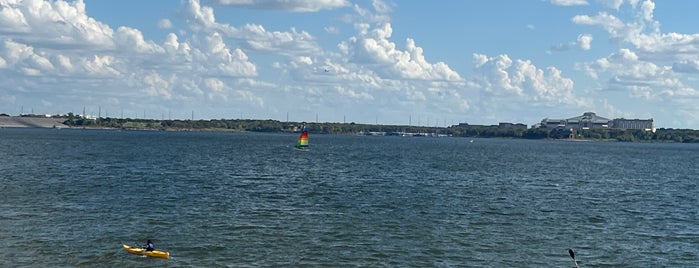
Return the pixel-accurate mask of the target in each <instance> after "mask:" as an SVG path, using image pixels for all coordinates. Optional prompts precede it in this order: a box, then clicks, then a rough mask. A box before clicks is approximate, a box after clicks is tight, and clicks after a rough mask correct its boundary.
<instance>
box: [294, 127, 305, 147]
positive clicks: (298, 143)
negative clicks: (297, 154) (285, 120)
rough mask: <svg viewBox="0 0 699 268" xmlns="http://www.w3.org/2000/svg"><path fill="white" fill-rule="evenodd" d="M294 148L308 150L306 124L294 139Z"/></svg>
mask: <svg viewBox="0 0 699 268" xmlns="http://www.w3.org/2000/svg"><path fill="white" fill-rule="evenodd" d="M296 149H298V150H302V151H308V131H307V130H306V126H303V130H301V136H299V139H298V140H297V141H296Z"/></svg>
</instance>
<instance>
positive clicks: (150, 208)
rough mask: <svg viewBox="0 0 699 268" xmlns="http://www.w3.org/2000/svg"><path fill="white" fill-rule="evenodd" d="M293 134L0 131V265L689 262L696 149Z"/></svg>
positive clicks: (697, 232) (696, 242) (695, 230)
mask: <svg viewBox="0 0 699 268" xmlns="http://www.w3.org/2000/svg"><path fill="white" fill-rule="evenodd" d="M296 136H297V135H296V134H294V135H291V134H289V135H282V134H256V133H224V132H215V133H214V132H150V131H106V130H70V129H63V130H46V129H0V159H1V161H0V246H2V248H3V250H2V251H0V266H1V267H143V266H161V267H186V266H194V267H571V266H572V264H573V263H572V260H571V259H570V257H569V256H568V253H567V249H568V248H573V249H575V251H576V253H577V259H578V263H579V264H580V266H581V267H696V266H697V265H698V264H699V217H698V215H697V213H698V211H699V198H698V197H697V195H698V194H699V187H698V186H697V184H698V181H699V146H698V145H696V144H695V145H691V144H690V145H688V144H649V143H601V142H556V141H528V140H500V139H476V140H474V141H473V142H469V141H470V140H469V139H463V138H424V137H412V138H408V137H359V136H333V135H313V134H311V138H310V144H311V151H310V152H298V151H295V150H294V149H293V144H294V143H295V141H296ZM146 239H152V240H154V242H155V245H156V247H157V248H160V249H163V250H167V251H170V254H171V259H169V260H161V259H152V258H144V257H139V256H136V255H130V254H128V253H126V252H124V251H123V250H122V249H121V245H122V244H136V243H139V244H143V243H144V241H145V240H146Z"/></svg>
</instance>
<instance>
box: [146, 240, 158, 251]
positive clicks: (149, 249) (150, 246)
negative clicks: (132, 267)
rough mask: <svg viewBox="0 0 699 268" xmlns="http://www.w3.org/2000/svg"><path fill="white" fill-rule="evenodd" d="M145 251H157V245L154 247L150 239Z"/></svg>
mask: <svg viewBox="0 0 699 268" xmlns="http://www.w3.org/2000/svg"><path fill="white" fill-rule="evenodd" d="M143 249H144V250H145V251H153V250H155V245H153V242H152V241H150V239H148V242H146V246H145V247H144V248H143Z"/></svg>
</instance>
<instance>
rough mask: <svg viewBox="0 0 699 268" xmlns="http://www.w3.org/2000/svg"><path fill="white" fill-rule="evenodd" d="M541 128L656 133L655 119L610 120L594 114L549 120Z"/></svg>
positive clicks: (542, 121)
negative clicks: (623, 130) (630, 130)
mask: <svg viewBox="0 0 699 268" xmlns="http://www.w3.org/2000/svg"><path fill="white" fill-rule="evenodd" d="M540 127H542V128H569V129H571V130H584V129H640V130H646V131H655V125H654V124H653V119H652V118H651V119H624V118H617V119H613V120H610V119H608V118H604V117H601V116H598V115H596V114H595V113H593V112H586V113H583V115H581V116H576V117H572V118H568V119H549V118H544V119H543V120H541V124H540Z"/></svg>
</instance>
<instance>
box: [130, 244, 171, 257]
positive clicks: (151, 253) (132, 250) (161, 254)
mask: <svg viewBox="0 0 699 268" xmlns="http://www.w3.org/2000/svg"><path fill="white" fill-rule="evenodd" d="M124 250H126V252H128V253H131V254H136V255H145V256H148V257H155V258H162V259H167V258H170V252H167V251H160V250H153V251H145V250H144V249H142V248H136V247H130V246H129V245H124Z"/></svg>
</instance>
